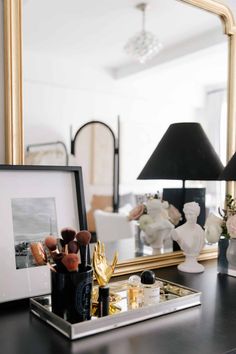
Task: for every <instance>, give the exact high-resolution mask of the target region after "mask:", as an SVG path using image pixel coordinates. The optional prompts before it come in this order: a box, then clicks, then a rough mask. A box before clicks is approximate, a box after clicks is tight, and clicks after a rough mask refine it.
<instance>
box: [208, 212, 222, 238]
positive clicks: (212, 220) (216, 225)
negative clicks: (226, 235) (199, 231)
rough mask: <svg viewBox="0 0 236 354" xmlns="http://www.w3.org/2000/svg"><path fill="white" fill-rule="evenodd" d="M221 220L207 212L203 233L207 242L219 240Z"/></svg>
mask: <svg viewBox="0 0 236 354" xmlns="http://www.w3.org/2000/svg"><path fill="white" fill-rule="evenodd" d="M222 222H223V220H222V219H221V218H219V217H218V216H216V215H214V214H212V213H211V214H209V216H208V218H207V219H206V222H205V234H206V239H207V241H208V242H209V243H216V242H218V241H219V238H220V235H221V233H222Z"/></svg>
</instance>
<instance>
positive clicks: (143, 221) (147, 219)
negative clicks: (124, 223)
mask: <svg viewBox="0 0 236 354" xmlns="http://www.w3.org/2000/svg"><path fill="white" fill-rule="evenodd" d="M152 223H153V220H152V218H151V216H150V215H147V214H144V215H142V216H140V219H139V227H140V229H141V230H143V231H145V229H146V227H147V226H148V225H149V224H152Z"/></svg>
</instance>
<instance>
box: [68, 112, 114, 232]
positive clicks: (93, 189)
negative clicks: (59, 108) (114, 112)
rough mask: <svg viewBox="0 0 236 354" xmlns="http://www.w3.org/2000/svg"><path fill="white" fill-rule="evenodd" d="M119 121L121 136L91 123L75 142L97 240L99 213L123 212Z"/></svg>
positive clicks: (74, 152)
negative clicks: (96, 217)
mask: <svg viewBox="0 0 236 354" xmlns="http://www.w3.org/2000/svg"><path fill="white" fill-rule="evenodd" d="M119 132H120V127H119V117H118V119H117V134H116V135H115V133H114V131H113V130H112V129H111V128H110V127H109V126H108V125H107V124H105V123H104V122H101V121H89V122H87V123H85V124H84V125H82V126H81V127H80V128H79V129H78V130H77V132H76V133H75V135H74V138H73V139H72V140H71V154H72V156H74V159H73V163H74V164H76V165H79V166H82V169H83V179H84V192H85V203H86V210H87V221H88V229H89V231H90V232H91V233H92V234H94V236H96V223H95V217H94V212H95V210H96V209H99V210H105V211H107V212H117V211H118V209H119Z"/></svg>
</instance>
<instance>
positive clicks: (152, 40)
mask: <svg viewBox="0 0 236 354" xmlns="http://www.w3.org/2000/svg"><path fill="white" fill-rule="evenodd" d="M147 6H148V5H147V3H141V4H138V5H137V6H136V8H137V9H138V10H140V11H142V16H143V20H142V30H141V31H140V32H139V33H138V34H136V35H135V36H134V37H132V38H131V39H130V40H129V41H128V42H127V44H126V45H125V48H124V49H125V52H126V53H127V54H128V55H130V56H131V57H133V58H134V59H136V60H138V61H139V62H140V63H142V64H143V63H145V62H146V61H147V60H149V59H151V58H153V57H154V56H155V55H156V54H158V52H159V51H160V50H161V48H162V44H161V43H160V41H159V40H158V38H157V37H156V36H155V35H154V34H152V33H151V32H148V31H146V29H145V15H146V9H147Z"/></svg>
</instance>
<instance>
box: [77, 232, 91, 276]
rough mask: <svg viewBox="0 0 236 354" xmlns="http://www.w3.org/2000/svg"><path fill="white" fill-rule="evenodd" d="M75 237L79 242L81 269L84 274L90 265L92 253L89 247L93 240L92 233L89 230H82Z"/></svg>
mask: <svg viewBox="0 0 236 354" xmlns="http://www.w3.org/2000/svg"><path fill="white" fill-rule="evenodd" d="M75 237H76V240H77V241H78V244H79V249H80V258H81V265H80V267H79V269H80V271H81V272H84V271H85V270H86V269H87V266H88V265H89V264H90V252H89V246H88V245H89V242H90V240H91V233H90V232H89V231H87V230H82V231H79V232H78V233H77V234H76V236H75Z"/></svg>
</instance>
